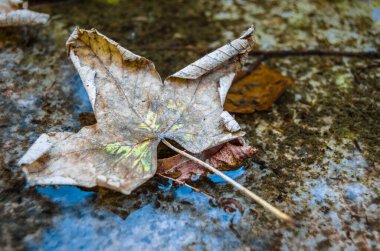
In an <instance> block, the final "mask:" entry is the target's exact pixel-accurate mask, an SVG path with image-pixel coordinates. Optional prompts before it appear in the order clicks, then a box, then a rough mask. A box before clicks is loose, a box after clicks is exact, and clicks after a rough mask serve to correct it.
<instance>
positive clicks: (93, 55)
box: [19, 28, 253, 194]
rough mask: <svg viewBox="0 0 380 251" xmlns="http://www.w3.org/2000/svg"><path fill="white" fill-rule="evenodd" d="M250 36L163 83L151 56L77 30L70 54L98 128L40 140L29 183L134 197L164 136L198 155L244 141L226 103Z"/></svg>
mask: <svg viewBox="0 0 380 251" xmlns="http://www.w3.org/2000/svg"><path fill="white" fill-rule="evenodd" d="M252 34H253V28H250V29H249V30H247V31H246V32H245V33H244V34H243V35H242V36H241V37H240V38H238V39H236V40H234V41H232V42H230V43H228V44H227V45H225V46H223V47H221V48H219V49H217V50H216V51H214V52H212V53H210V54H208V55H206V56H205V57H203V58H201V59H199V60H198V61H196V62H194V63H192V64H190V65H189V66H187V67H185V68H184V69H182V70H180V71H179V72H177V73H175V74H174V75H172V76H169V77H168V78H167V79H166V80H165V81H164V82H162V81H161V78H160V76H159V74H158V73H157V72H156V70H155V67H154V64H153V63H152V62H151V61H149V60H148V59H146V58H143V57H140V56H138V55H135V54H133V53H132V52H130V51H128V50H126V49H124V48H123V47H121V46H120V45H119V44H117V43H116V42H114V41H112V40H111V39H109V38H107V37H106V36H104V35H102V34H100V33H99V32H97V31H96V30H94V29H93V30H90V31H88V30H83V29H76V30H75V31H74V32H73V34H72V35H71V36H70V38H69V39H68V41H67V49H68V52H69V54H70V57H71V60H72V61H73V63H74V66H75V67H76V69H77V70H78V72H79V75H80V77H81V79H82V81H83V84H84V86H85V88H86V91H87V93H88V95H89V98H90V101H91V104H92V107H93V110H94V113H95V117H96V121H97V123H96V124H95V125H92V126H87V127H83V128H82V129H81V130H80V131H79V132H78V133H50V134H43V135H41V136H40V137H39V138H38V139H37V141H36V142H35V143H34V144H33V145H32V146H31V148H30V149H29V150H28V151H27V152H26V154H25V155H24V156H23V157H22V159H21V160H20V161H19V164H20V165H22V166H23V170H24V172H25V173H26V176H27V179H28V181H29V183H30V184H31V185H34V184H63V185H64V184H66V185H78V186H84V187H93V186H97V185H98V186H103V187H108V188H110V189H114V190H117V191H120V192H122V193H125V194H129V193H130V192H131V191H132V190H133V189H135V188H136V187H138V186H140V185H141V184H142V183H144V182H145V181H147V180H148V179H149V178H151V177H152V176H153V175H154V174H155V172H156V169H157V146H158V144H159V142H160V141H161V140H162V139H169V140H174V141H175V142H177V143H179V144H180V145H181V146H182V147H183V148H185V149H186V150H187V151H189V152H191V153H195V154H196V153H201V152H202V151H204V150H206V149H210V148H212V147H215V146H218V145H222V144H224V143H226V142H228V141H231V140H233V139H236V138H238V137H240V136H242V134H243V133H242V132H240V127H239V125H238V123H237V122H236V121H235V120H234V119H233V117H232V116H231V115H230V114H229V113H228V112H226V111H223V104H224V99H225V96H226V94H227V91H228V88H229V87H230V85H231V82H232V79H233V77H234V75H235V72H236V71H237V70H239V69H240V68H241V64H242V62H243V61H244V59H245V58H246V57H247V54H248V52H249V51H250V50H251V48H252V45H253V38H252Z"/></svg>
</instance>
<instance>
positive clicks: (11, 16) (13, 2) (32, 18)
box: [0, 0, 49, 27]
mask: <svg viewBox="0 0 380 251" xmlns="http://www.w3.org/2000/svg"><path fill="white" fill-rule="evenodd" d="M23 3H24V2H23V1H22V0H0V27H6V26H23V25H36V24H44V23H46V22H47V21H48V19H49V15H48V14H44V13H38V12H35V11H31V10H27V9H22V8H23V7H25V6H23V5H24V4H23Z"/></svg>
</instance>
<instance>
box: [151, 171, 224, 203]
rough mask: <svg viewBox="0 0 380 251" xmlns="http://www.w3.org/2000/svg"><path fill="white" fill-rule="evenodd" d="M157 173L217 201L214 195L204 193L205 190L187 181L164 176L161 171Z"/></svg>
mask: <svg viewBox="0 0 380 251" xmlns="http://www.w3.org/2000/svg"><path fill="white" fill-rule="evenodd" d="M157 174H158V175H159V176H161V177H163V178H166V179H169V180H172V181H174V182H176V183H178V184H181V185H183V186H187V187H189V188H191V189H192V190H194V191H195V192H198V193H203V194H204V195H206V196H207V197H209V198H210V199H212V200H215V201H218V200H217V199H216V198H215V197H214V196H212V195H211V194H208V193H206V192H203V191H201V190H200V189H199V188H196V187H193V186H191V185H189V184H187V183H186V182H184V181H181V180H177V179H174V178H172V177H169V176H166V175H164V174H161V173H157Z"/></svg>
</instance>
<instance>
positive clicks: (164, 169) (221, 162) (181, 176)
mask: <svg viewBox="0 0 380 251" xmlns="http://www.w3.org/2000/svg"><path fill="white" fill-rule="evenodd" d="M256 152H257V149H256V148H253V147H251V146H247V145H245V144H244V143H243V142H242V141H241V140H233V141H230V142H228V143H226V144H224V145H222V146H216V147H213V148H211V149H208V150H206V151H204V152H202V153H201V154H199V155H197V156H196V157H197V158H198V159H201V160H203V161H208V162H209V163H210V164H211V165H212V166H214V167H215V168H218V169H227V168H228V167H232V166H237V165H240V164H241V163H242V162H243V161H244V160H245V159H247V158H250V157H252V156H253V155H255V154H256ZM157 173H160V174H165V175H166V176H169V177H171V178H174V179H177V180H179V181H186V180H188V179H190V178H191V177H192V176H194V175H206V174H207V170H206V169H205V168H204V167H202V166H201V165H199V164H197V163H195V162H193V161H191V160H190V159H188V158H186V157H184V156H182V155H180V154H178V155H175V156H173V157H170V158H166V159H160V160H158V168H157Z"/></svg>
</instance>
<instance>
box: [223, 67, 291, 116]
mask: <svg viewBox="0 0 380 251" xmlns="http://www.w3.org/2000/svg"><path fill="white" fill-rule="evenodd" d="M243 74H246V72H245V71H240V72H238V73H237V74H236V76H235V79H238V81H235V82H233V84H232V86H231V88H230V90H229V92H228V94H227V98H226V102H225V104H224V108H225V109H226V110H227V111H229V112H233V113H252V112H254V111H256V110H258V111H261V110H268V109H270V108H271V107H272V105H273V103H274V102H275V101H276V100H277V98H278V97H280V95H281V94H282V93H283V92H284V91H285V90H286V88H288V87H289V86H290V85H292V83H293V81H292V80H291V79H289V78H288V77H285V76H283V75H281V74H280V73H278V72H276V71H273V70H272V69H270V68H268V67H267V66H265V65H260V66H259V67H258V68H256V69H255V70H254V71H252V72H251V73H250V74H248V75H247V76H246V77H244V78H242V79H239V76H241V75H243Z"/></svg>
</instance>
